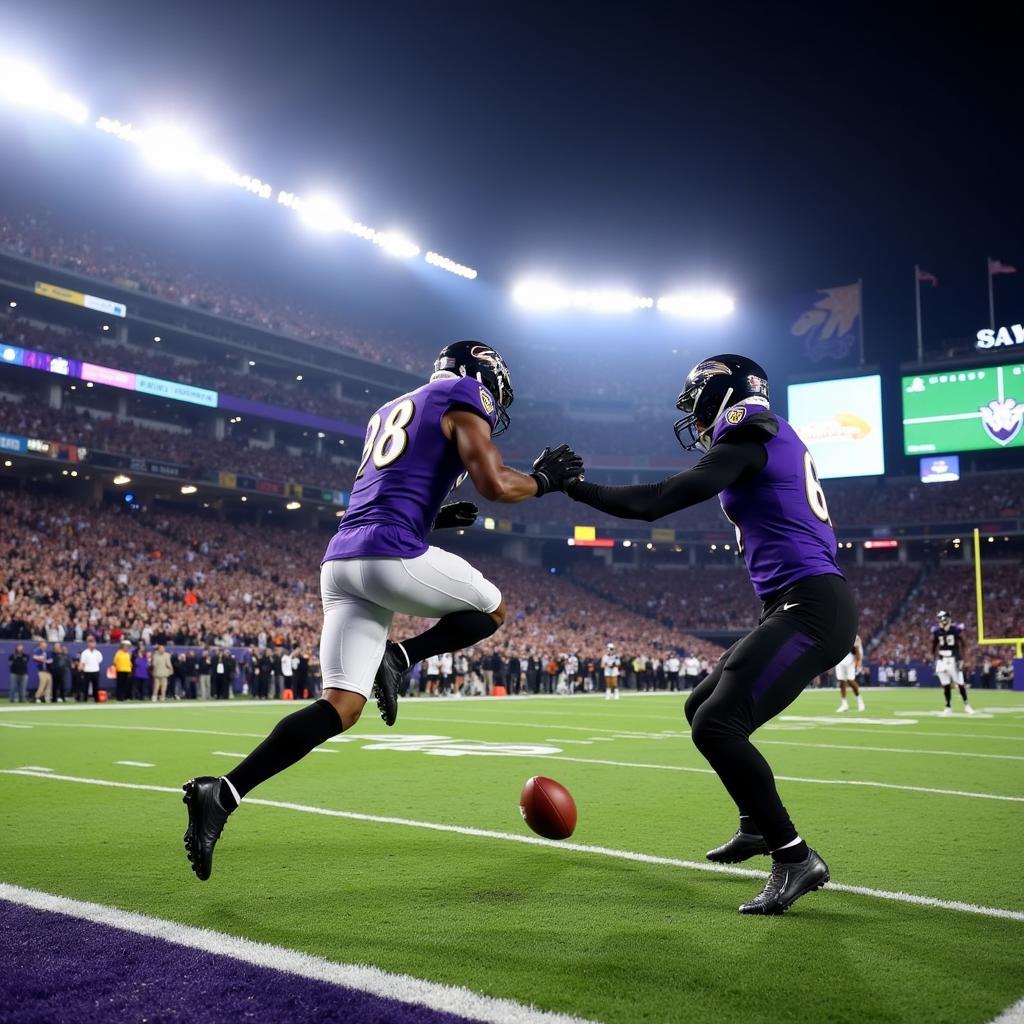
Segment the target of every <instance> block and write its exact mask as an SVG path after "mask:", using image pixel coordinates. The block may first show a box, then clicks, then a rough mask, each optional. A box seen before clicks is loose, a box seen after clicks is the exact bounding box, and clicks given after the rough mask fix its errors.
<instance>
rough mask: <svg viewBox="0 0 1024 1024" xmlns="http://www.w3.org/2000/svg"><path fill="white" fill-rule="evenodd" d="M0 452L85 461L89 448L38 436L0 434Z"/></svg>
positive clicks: (68, 460) (66, 460)
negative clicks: (47, 439)
mask: <svg viewBox="0 0 1024 1024" xmlns="http://www.w3.org/2000/svg"><path fill="white" fill-rule="evenodd" d="M0 453H3V454H5V455H8V454H10V455H34V456H39V457H42V458H44V459H59V460H60V461H61V462H85V460H86V458H87V457H88V455H89V449H88V448H82V447H80V446H79V445H76V444H68V443H67V442H65V441H46V440H44V439H43V438H39V437H21V436H20V435H18V434H0Z"/></svg>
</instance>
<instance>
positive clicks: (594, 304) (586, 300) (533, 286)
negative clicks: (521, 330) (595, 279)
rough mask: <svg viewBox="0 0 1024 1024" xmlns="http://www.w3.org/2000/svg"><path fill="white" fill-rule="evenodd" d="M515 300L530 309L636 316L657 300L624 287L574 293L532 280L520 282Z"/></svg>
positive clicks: (581, 290)
mask: <svg viewBox="0 0 1024 1024" xmlns="http://www.w3.org/2000/svg"><path fill="white" fill-rule="evenodd" d="M512 298H513V299H514V300H515V301H516V302H517V303H518V304H519V305H520V306H525V307H526V308H527V309H538V310H548V311H550V310H558V309H589V310H590V311H591V312H594V313H632V312H633V310H635V309H650V308H651V306H653V305H654V299H651V298H648V297H646V296H643V295H633V294H632V293H631V292H629V291H626V289H624V288H595V289H583V288H581V289H577V290H576V291H570V290H569V289H568V288H564V287H562V285H560V284H557V283H556V282H554V281H545V280H543V279H541V278H532V279H529V280H526V281H522V282H520V284H518V285H516V287H515V288H514V289H513V291H512Z"/></svg>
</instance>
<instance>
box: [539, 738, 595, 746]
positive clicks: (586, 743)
mask: <svg viewBox="0 0 1024 1024" xmlns="http://www.w3.org/2000/svg"><path fill="white" fill-rule="evenodd" d="M544 742H545V743H570V744H572V745H574V746H579V747H590V746H593V744H594V741H593V740H564V739H558V738H552V737H550V736H549V737H548V738H547V739H546V740H545V741H544Z"/></svg>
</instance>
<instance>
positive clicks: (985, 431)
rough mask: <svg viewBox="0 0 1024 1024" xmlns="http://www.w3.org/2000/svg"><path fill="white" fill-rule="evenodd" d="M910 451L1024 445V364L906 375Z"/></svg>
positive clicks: (905, 412)
mask: <svg viewBox="0 0 1024 1024" xmlns="http://www.w3.org/2000/svg"><path fill="white" fill-rule="evenodd" d="M902 385H903V386H902V390H903V450H904V452H905V453H906V454H907V455H926V454H928V453H929V452H944V453H945V452H964V451H980V450H982V449H992V450H996V449H999V448H1021V447H1024V430H1021V425H1022V423H1024V364H1021V363H1008V364H1007V365H1005V366H985V367H981V368H975V369H970V370H943V371H941V372H939V373H934V372H932V373H923V374H918V375H916V376H913V377H904V378H903V381H902Z"/></svg>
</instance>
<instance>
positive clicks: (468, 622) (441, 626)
mask: <svg viewBox="0 0 1024 1024" xmlns="http://www.w3.org/2000/svg"><path fill="white" fill-rule="evenodd" d="M497 628H498V624H497V622H495V621H494V619H493V618H492V617H491V616H490V615H489V614H488V613H487V612H452V613H451V614H450V615H445V616H444V618H442V619H438V621H437V622H435V623H434V625H433V626H431V627H430V629H428V630H427V631H426V632H424V633H420V635H419V636H414V637H413V638H412V639H411V640H403V641H402V643H401V646H402V648H403V650H404V651H405V655H406V657H407V658H408V659H409V666H410V667H412V666H413V665H415V664H416V662H418V661H423V660H424V659H425V658H429V657H431V656H432V655H435V654H444V653H446V652H448V651H461V650H462V648H463V647H472V646H473V644H475V643H479V642H480V641H481V640H485V639H486V638H487V637H489V636H491V634H492V633H494V632H495V630H497Z"/></svg>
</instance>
